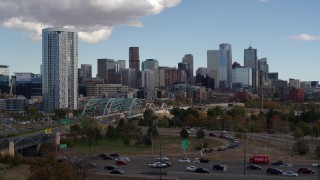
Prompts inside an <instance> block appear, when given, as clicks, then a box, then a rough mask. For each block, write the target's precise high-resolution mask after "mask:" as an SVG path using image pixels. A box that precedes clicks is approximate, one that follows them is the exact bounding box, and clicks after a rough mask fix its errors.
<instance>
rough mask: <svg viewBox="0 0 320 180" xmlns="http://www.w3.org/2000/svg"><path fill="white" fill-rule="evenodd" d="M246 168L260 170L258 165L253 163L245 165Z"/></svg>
mask: <svg viewBox="0 0 320 180" xmlns="http://www.w3.org/2000/svg"><path fill="white" fill-rule="evenodd" d="M247 169H248V170H261V167H260V166H258V165H255V164H249V165H248V166H247Z"/></svg>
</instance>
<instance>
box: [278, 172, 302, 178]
mask: <svg viewBox="0 0 320 180" xmlns="http://www.w3.org/2000/svg"><path fill="white" fill-rule="evenodd" d="M282 175H284V176H289V177H296V176H298V174H297V173H294V172H292V171H286V172H284V173H282Z"/></svg>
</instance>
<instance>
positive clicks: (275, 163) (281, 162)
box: [271, 160, 284, 166]
mask: <svg viewBox="0 0 320 180" xmlns="http://www.w3.org/2000/svg"><path fill="white" fill-rule="evenodd" d="M283 164H284V162H283V161H280V160H279V161H276V162H273V163H271V165H272V166H280V165H283Z"/></svg>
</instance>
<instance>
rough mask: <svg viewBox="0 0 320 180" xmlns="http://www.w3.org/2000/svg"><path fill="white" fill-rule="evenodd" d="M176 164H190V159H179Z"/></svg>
mask: <svg viewBox="0 0 320 180" xmlns="http://www.w3.org/2000/svg"><path fill="white" fill-rule="evenodd" d="M178 162H179V163H184V162H187V163H188V162H190V159H188V158H182V159H179V160H178Z"/></svg>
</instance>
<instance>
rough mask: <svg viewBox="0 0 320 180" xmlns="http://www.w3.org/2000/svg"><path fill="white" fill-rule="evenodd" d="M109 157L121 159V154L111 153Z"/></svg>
mask: <svg viewBox="0 0 320 180" xmlns="http://www.w3.org/2000/svg"><path fill="white" fill-rule="evenodd" d="M109 156H111V157H114V158H115V157H120V156H119V154H117V153H111V154H109Z"/></svg>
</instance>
